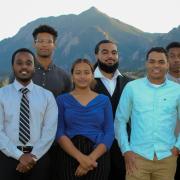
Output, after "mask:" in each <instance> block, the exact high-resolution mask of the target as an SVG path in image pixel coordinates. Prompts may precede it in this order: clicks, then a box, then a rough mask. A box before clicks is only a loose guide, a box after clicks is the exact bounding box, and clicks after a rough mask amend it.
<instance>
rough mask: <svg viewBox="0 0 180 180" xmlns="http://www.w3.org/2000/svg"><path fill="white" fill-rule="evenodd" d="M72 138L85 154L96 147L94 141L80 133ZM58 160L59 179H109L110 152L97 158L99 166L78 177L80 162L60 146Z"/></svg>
mask: <svg viewBox="0 0 180 180" xmlns="http://www.w3.org/2000/svg"><path fill="white" fill-rule="evenodd" d="M71 140H72V142H73V144H74V145H75V146H76V148H78V149H79V150H80V151H81V152H82V153H84V154H87V155H88V154H90V153H91V152H92V151H93V149H94V143H93V142H92V141H91V140H89V139H88V138H86V137H83V136H79V135H78V136H75V137H74V138H72V139H71ZM58 162H59V164H60V166H59V167H61V168H60V169H59V171H58V176H57V180H108V175H109V170H110V158H109V152H107V153H105V154H104V155H102V156H101V157H100V158H99V159H98V160H97V163H98V166H97V168H95V169H94V170H92V171H89V172H88V173H87V174H86V175H84V176H81V177H76V176H75V175H74V174H75V171H76V169H77V167H78V166H79V163H78V162H77V161H76V160H75V159H74V158H72V157H71V156H70V155H68V154H67V153H66V152H65V151H63V150H62V149H61V148H59V153H58ZM62 167H63V168H62Z"/></svg>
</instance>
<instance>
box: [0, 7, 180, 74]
mask: <svg viewBox="0 0 180 180" xmlns="http://www.w3.org/2000/svg"><path fill="white" fill-rule="evenodd" d="M40 24H48V25H50V26H52V27H54V28H55V29H56V30H57V31H58V34H59V36H58V39H57V48H56V51H55V54H54V61H55V63H56V64H57V65H59V66H63V67H64V68H65V69H68V68H69V67H70V66H71V64H72V62H73V61H74V60H75V59H76V58H79V57H86V58H88V59H90V60H91V61H92V62H94V61H95V58H94V47H95V45H96V43H97V42H98V41H100V40H102V39H111V40H113V41H115V42H116V43H117V45H118V48H119V50H120V59H121V66H120V69H122V70H138V69H141V68H142V67H143V64H144V57H145V53H146V51H147V50H148V49H149V48H150V47H151V46H156V45H162V46H166V45H167V43H169V42H170V41H172V40H176V41H180V26H179V27H177V28H174V29H172V30H171V31H170V32H168V33H163V34H162V33H156V34H152V33H147V32H143V31H141V30H139V29H137V28H135V27H133V26H130V25H128V24H126V23H123V22H121V21H119V20H117V19H115V18H111V17H109V16H108V15H106V14H104V13H102V12H100V11H99V10H98V9H96V8H95V7H92V8H90V9H88V10H87V11H84V12H82V13H81V14H79V15H74V14H70V15H61V16H58V17H53V16H52V17H48V18H39V19H37V20H35V21H32V22H30V23H28V24H27V25H25V26H24V27H22V28H21V29H20V30H19V32H18V33H17V34H16V35H15V36H13V37H12V38H7V39H4V40H2V41H1V42H0V52H1V53H0V76H2V75H3V74H7V73H9V72H10V70H11V55H12V53H13V52H14V51H15V50H16V49H17V48H20V47H26V48H30V49H31V50H33V51H34V49H33V46H32V42H33V38H32V32H33V30H34V28H36V27H37V26H39V25H40Z"/></svg>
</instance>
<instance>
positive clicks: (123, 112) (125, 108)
mask: <svg viewBox="0 0 180 180" xmlns="http://www.w3.org/2000/svg"><path fill="white" fill-rule="evenodd" d="M128 84H129V83H128ZM128 84H127V85H126V86H125V88H124V90H123V92H122V95H121V98H120V101H119V104H118V107H117V110H116V114H115V121H114V128H115V138H116V139H117V141H118V144H119V146H120V148H121V151H122V153H125V152H126V151H130V150H131V148H130V145H129V141H128V133H127V123H128V121H129V119H130V116H131V111H132V98H131V96H132V92H131V87H130V86H129V85H128Z"/></svg>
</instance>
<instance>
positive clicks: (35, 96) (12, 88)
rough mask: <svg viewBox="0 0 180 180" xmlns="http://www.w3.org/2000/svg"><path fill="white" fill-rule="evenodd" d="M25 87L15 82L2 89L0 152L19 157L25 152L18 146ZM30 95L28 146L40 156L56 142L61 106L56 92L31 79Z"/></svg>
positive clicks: (0, 91)
mask: <svg viewBox="0 0 180 180" xmlns="http://www.w3.org/2000/svg"><path fill="white" fill-rule="evenodd" d="M21 88H23V86H22V85H21V84H20V83H18V81H16V80H15V81H14V83H12V84H10V85H7V86H5V87H3V88H0V151H2V152H3V153H4V154H5V155H6V156H8V157H12V158H14V159H17V160H18V159H19V158H20V156H21V155H22V154H23V153H22V152H21V151H20V150H19V149H17V146H23V144H22V143H21V142H20V141H19V113H20V101H21V97H22V93H21V92H20V91H19V90H20V89H21ZM26 88H28V89H29V92H28V93H27V97H28V99H29V106H30V140H29V142H28V143H27V144H26V146H33V150H32V152H31V153H32V154H34V155H35V156H36V157H37V159H39V158H41V157H42V156H43V155H44V154H45V153H46V152H47V151H48V149H49V148H50V146H51V144H52V143H53V141H54V138H55V134H56V129H57V118H58V108H57V104H56V101H55V98H54V96H53V94H52V93H51V92H50V91H48V90H46V89H44V88H42V87H40V86H38V85H35V84H34V83H33V82H31V83H30V84H29V85H28V86H26Z"/></svg>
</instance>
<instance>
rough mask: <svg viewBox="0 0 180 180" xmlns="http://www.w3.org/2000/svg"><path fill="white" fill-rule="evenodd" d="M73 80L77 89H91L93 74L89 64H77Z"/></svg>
mask: <svg viewBox="0 0 180 180" xmlns="http://www.w3.org/2000/svg"><path fill="white" fill-rule="evenodd" d="M72 80H73V83H74V86H75V88H76V87H77V88H89V87H90V85H91V83H92V80H93V73H92V70H91V67H90V66H89V64H87V63H84V62H81V63H78V64H76V65H75V67H74V70H73V74H72Z"/></svg>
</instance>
